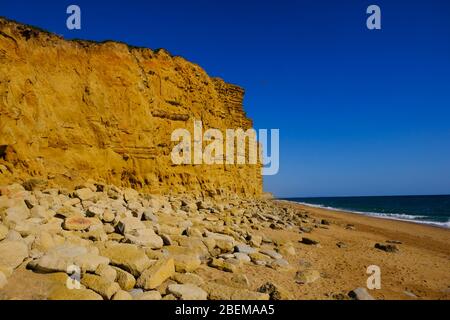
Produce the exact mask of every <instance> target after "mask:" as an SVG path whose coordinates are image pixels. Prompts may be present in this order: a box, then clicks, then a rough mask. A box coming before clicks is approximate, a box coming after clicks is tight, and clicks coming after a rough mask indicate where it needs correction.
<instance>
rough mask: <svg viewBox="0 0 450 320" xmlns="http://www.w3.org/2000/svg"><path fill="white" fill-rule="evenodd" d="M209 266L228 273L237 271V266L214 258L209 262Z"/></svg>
mask: <svg viewBox="0 0 450 320" xmlns="http://www.w3.org/2000/svg"><path fill="white" fill-rule="evenodd" d="M209 266H210V267H212V268H216V269H219V270H221V271H226V272H236V271H237V266H236V265H235V264H232V263H229V262H226V261H224V260H222V259H215V258H213V259H212V260H211V261H210V262H209Z"/></svg>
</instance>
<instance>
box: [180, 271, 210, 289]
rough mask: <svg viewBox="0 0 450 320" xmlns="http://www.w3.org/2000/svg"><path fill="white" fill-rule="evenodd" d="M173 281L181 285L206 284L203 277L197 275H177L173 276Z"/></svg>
mask: <svg viewBox="0 0 450 320" xmlns="http://www.w3.org/2000/svg"><path fill="white" fill-rule="evenodd" d="M172 278H173V280H175V281H176V282H178V283H181V284H187V283H190V284H195V285H197V286H200V285H202V284H204V283H205V281H204V280H203V278H202V277H200V276H198V275H196V274H195V273H175V274H174V275H173V277H172Z"/></svg>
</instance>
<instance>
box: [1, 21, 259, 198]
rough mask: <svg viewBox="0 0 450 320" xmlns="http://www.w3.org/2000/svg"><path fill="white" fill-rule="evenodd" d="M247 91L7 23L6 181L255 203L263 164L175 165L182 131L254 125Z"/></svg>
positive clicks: (160, 59)
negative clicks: (94, 185)
mask: <svg viewBox="0 0 450 320" xmlns="http://www.w3.org/2000/svg"><path fill="white" fill-rule="evenodd" d="M243 95H244V91H243V89H242V88H240V87H238V86H235V85H231V84H228V83H225V82H224V81H223V80H221V79H217V78H211V77H209V76H208V75H207V74H206V72H205V71H204V70H203V69H202V68H201V67H199V66H198V65H196V64H193V63H191V62H188V61H186V60H185V59H183V58H181V57H173V56H171V55H170V54H168V53H167V52H166V51H165V50H158V51H152V50H150V49H145V48H135V47H130V46H128V45H126V44H123V43H116V42H105V43H93V42H88V41H66V40H64V39H62V38H61V37H59V36H57V35H54V34H50V33H46V32H43V31H39V30H37V29H35V28H32V27H29V26H25V25H21V24H19V23H15V22H12V21H9V20H6V19H2V18H0V184H1V183H8V182H12V181H19V182H20V181H25V180H27V179H30V178H37V179H42V180H45V181H48V183H49V184H50V185H51V184H54V185H62V186H64V185H67V186H72V187H73V186H75V185H77V184H78V183H81V182H83V181H85V180H86V179H89V178H91V179H94V180H97V181H104V182H106V183H110V184H115V185H119V186H124V187H133V188H136V189H140V190H144V191H147V192H152V193H183V192H187V191H189V192H191V193H194V194H198V195H202V194H207V195H214V194H221V195H227V194H238V195H245V196H255V195H256V196H257V195H260V194H261V192H262V179H261V175H260V167H259V166H257V165H246V166H237V165H213V166H211V165H196V166H193V165H183V166H175V165H173V164H172V162H171V159H170V152H171V150H172V148H173V146H174V145H175V143H174V142H171V141H170V135H171V133H172V131H173V130H174V129H176V128H187V129H188V130H190V131H192V130H193V120H194V119H196V120H202V121H203V125H204V127H205V128H218V129H223V130H225V128H244V129H247V128H250V127H251V126H252V123H251V120H249V119H248V118H247V117H246V115H245V113H244V111H243V107H242V99H243Z"/></svg>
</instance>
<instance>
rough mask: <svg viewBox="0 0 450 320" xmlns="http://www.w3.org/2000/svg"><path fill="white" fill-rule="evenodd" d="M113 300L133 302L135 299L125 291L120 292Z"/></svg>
mask: <svg viewBox="0 0 450 320" xmlns="http://www.w3.org/2000/svg"><path fill="white" fill-rule="evenodd" d="M112 300H133V297H132V296H131V294H129V293H128V292H126V291H124V290H119V291H117V292H116V294H115V295H114V296H113V297H112Z"/></svg>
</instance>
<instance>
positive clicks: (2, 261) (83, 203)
mask: <svg viewBox="0 0 450 320" xmlns="http://www.w3.org/2000/svg"><path fill="white" fill-rule="evenodd" d="M26 186H27V188H25V187H24V186H23V185H20V184H13V185H8V186H2V187H0V219H1V220H0V286H1V287H4V286H5V285H6V284H7V282H8V277H10V276H11V274H12V273H13V271H14V270H15V269H16V268H18V267H19V266H21V265H26V268H27V269H29V270H32V271H33V272H37V273H45V274H48V273H52V274H53V273H60V274H65V275H66V279H67V278H68V277H69V276H72V277H73V274H74V272H76V271H77V270H78V271H79V272H80V279H81V280H80V282H79V286H80V289H77V290H69V289H68V288H66V283H65V282H61V285H59V286H56V287H55V289H54V290H53V291H52V292H51V293H50V295H49V297H48V298H49V299H108V300H109V299H113V300H129V299H139V300H153V299H181V300H196V299H202V300H203V299H287V298H289V294H287V293H286V292H285V291H284V290H283V288H280V287H278V286H276V285H274V284H272V283H266V284H263V283H261V284H256V285H259V286H258V287H253V288H259V289H254V290H255V291H253V290H252V289H250V288H251V286H250V283H249V280H248V279H247V277H246V276H245V274H242V273H241V270H242V269H243V267H244V266H245V265H253V266H256V267H260V268H271V269H275V270H277V271H292V270H294V267H293V266H291V265H290V264H289V262H288V260H287V259H286V257H289V256H294V255H295V254H296V250H295V247H294V245H293V243H292V242H289V241H273V240H271V239H269V238H267V237H266V236H263V235H262V234H261V233H260V232H258V231H259V230H260V229H262V228H270V229H275V230H292V231H296V232H299V233H303V231H302V229H301V228H311V230H312V229H314V228H317V227H318V226H319V225H323V224H324V221H323V220H322V221H316V220H315V219H313V218H311V217H308V215H307V214H306V213H304V212H301V211H298V210H295V209H292V208H290V207H289V206H283V205H280V204H277V203H274V202H273V201H270V200H243V199H238V198H236V199H231V200H220V199H219V200H218V199H212V198H201V199H195V198H191V197H189V196H160V195H148V194H139V193H138V192H137V191H135V190H133V189H119V188H117V187H115V186H111V185H105V184H100V183H95V182H92V181H90V182H88V183H85V184H84V185H81V186H79V187H77V188H76V189H75V190H66V189H45V190H34V191H33V188H29V186H28V184H26ZM27 189H29V190H27ZM327 223H328V222H327ZM328 225H329V223H328V224H327V226H328ZM302 242H303V243H307V244H316V243H317V242H316V241H314V240H311V239H308V238H303V241H302ZM205 268H206V269H208V268H212V269H217V270H220V271H222V272H225V273H231V274H233V277H232V284H230V283H226V282H223V281H222V282H221V281H214V282H211V281H210V282H207V281H205V280H204V279H203V278H202V277H201V276H199V275H197V274H196V271H198V270H199V269H205ZM294 271H295V270H294ZM319 278H320V274H319V272H318V271H316V270H305V271H302V272H300V273H298V274H297V276H296V277H295V279H293V281H295V282H297V283H302V284H305V283H310V282H313V281H316V280H317V279H319ZM236 288H239V289H236Z"/></svg>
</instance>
